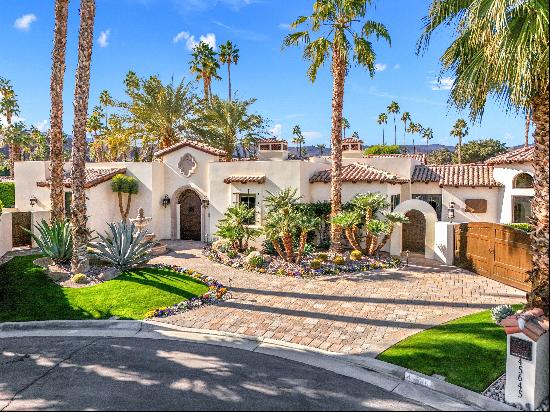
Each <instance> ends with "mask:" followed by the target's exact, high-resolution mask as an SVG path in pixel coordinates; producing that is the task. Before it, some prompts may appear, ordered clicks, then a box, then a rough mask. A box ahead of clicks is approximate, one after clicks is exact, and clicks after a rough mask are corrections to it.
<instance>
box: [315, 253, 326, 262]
mask: <svg viewBox="0 0 550 412" xmlns="http://www.w3.org/2000/svg"><path fill="white" fill-rule="evenodd" d="M317 259H319V260H320V261H321V262H326V261H327V260H328V254H326V253H319V255H318V256H317Z"/></svg>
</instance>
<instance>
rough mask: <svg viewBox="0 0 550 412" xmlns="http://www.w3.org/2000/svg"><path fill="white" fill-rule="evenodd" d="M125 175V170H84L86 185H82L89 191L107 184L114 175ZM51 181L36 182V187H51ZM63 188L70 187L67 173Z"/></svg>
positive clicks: (69, 178) (70, 181) (70, 182)
mask: <svg viewBox="0 0 550 412" xmlns="http://www.w3.org/2000/svg"><path fill="white" fill-rule="evenodd" d="M124 173H126V168H103V169H100V168H98V169H92V168H90V169H86V173H85V176H86V183H85V184H84V188H85V189H90V188H92V187H94V186H97V185H100V184H101V183H104V182H108V181H109V180H111V179H112V178H113V177H115V176H116V175H122V174H124ZM51 183H52V182H51V180H47V181H45V182H36V185H37V186H38V187H49V186H50V185H51ZM63 186H65V187H66V188H70V187H71V186H72V179H71V176H70V174H69V173H65V176H64V177H63Z"/></svg>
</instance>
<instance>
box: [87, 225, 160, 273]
mask: <svg viewBox="0 0 550 412" xmlns="http://www.w3.org/2000/svg"><path fill="white" fill-rule="evenodd" d="M108 226H109V233H108V234H106V235H99V238H100V240H101V241H100V242H97V243H93V244H92V246H93V247H94V249H96V252H95V253H94V256H96V257H97V258H99V259H101V260H103V261H106V262H108V263H110V264H111V265H113V266H114V267H116V268H117V269H120V270H126V269H130V268H133V267H136V266H139V265H141V264H143V263H145V262H147V261H148V260H149V259H150V258H151V249H152V248H153V245H154V242H153V241H148V240H145V236H146V235H147V231H142V232H138V231H137V229H136V226H135V225H134V224H133V223H130V224H128V223H126V222H120V223H109V225H108Z"/></svg>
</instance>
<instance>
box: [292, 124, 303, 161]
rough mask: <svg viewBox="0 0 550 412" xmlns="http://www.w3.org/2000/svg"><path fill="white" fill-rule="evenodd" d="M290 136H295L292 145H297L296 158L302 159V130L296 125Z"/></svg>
mask: <svg viewBox="0 0 550 412" xmlns="http://www.w3.org/2000/svg"><path fill="white" fill-rule="evenodd" d="M292 134H293V135H294V136H295V137H294V139H292V143H294V144H297V145H298V156H299V157H300V159H301V158H302V145H303V144H304V143H305V141H306V140H305V139H304V136H303V135H302V129H301V128H300V126H298V125H296V126H294V128H293V129H292Z"/></svg>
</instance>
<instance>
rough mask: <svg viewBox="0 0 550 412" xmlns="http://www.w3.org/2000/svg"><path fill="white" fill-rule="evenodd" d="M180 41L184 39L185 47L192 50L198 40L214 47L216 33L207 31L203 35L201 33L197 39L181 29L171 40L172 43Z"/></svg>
mask: <svg viewBox="0 0 550 412" xmlns="http://www.w3.org/2000/svg"><path fill="white" fill-rule="evenodd" d="M181 41H185V46H186V47H187V49H188V50H193V49H194V48H195V47H197V46H198V44H199V43H200V42H203V43H206V44H208V45H209V46H210V47H212V48H213V49H216V35H215V34H214V33H207V34H205V35H201V36H200V37H199V39H198V40H197V39H196V38H195V36H194V35H192V34H190V33H189V32H187V31H181V32H179V33H178V34H176V35H175V36H174V38H173V39H172V42H173V43H174V44H177V43H179V42H181Z"/></svg>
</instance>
